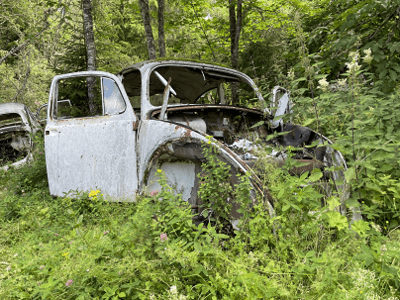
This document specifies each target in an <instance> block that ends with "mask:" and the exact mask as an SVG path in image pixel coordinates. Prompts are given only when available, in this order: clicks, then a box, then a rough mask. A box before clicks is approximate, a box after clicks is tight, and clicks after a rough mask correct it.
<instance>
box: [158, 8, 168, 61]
mask: <svg viewBox="0 0 400 300" xmlns="http://www.w3.org/2000/svg"><path fill="white" fill-rule="evenodd" d="M164 7H165V0H158V48H159V50H160V57H166V56H167V54H166V51H165V34H164Z"/></svg>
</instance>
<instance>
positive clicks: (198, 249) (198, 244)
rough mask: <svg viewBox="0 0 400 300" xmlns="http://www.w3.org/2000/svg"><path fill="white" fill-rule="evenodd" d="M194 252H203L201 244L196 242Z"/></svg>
mask: <svg viewBox="0 0 400 300" xmlns="http://www.w3.org/2000/svg"><path fill="white" fill-rule="evenodd" d="M194 250H196V251H197V252H201V250H203V249H202V248H201V245H200V243H198V242H194Z"/></svg>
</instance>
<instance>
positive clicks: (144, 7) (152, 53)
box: [139, 0, 157, 59]
mask: <svg viewBox="0 0 400 300" xmlns="http://www.w3.org/2000/svg"><path fill="white" fill-rule="evenodd" d="M139 6H140V12H141V14H142V20H143V25H144V31H145V32H146V40H147V51H148V53H149V58H150V59H156V58H157V54H156V48H155V46H154V37H153V30H152V29H151V22H150V8H149V1H148V0H139Z"/></svg>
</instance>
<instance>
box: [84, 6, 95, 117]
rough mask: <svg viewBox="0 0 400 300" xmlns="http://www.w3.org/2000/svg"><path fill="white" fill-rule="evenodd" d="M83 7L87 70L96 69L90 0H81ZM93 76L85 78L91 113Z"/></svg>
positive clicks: (93, 90)
mask: <svg viewBox="0 0 400 300" xmlns="http://www.w3.org/2000/svg"><path fill="white" fill-rule="evenodd" d="M82 8H83V30H84V34H85V44H86V53H87V70H88V71H95V70H96V46H95V43H94V33H93V17H92V3H91V0H82ZM95 80H96V79H95V77H88V78H87V79H86V82H87V86H88V98H89V99H88V100H89V111H90V114H91V115H95V114H96V113H97V111H96V106H95V103H94V98H95V87H94V86H95Z"/></svg>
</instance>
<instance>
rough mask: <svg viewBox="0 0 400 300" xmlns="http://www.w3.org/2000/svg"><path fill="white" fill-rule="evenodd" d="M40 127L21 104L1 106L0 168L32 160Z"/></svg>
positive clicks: (3, 104) (4, 104)
mask: <svg viewBox="0 0 400 300" xmlns="http://www.w3.org/2000/svg"><path fill="white" fill-rule="evenodd" d="M39 129H40V125H39V123H38V122H37V120H36V118H35V117H34V115H33V114H32V112H31V111H30V110H29V108H28V107H27V106H26V105H24V104H21V103H2V104H0V167H1V168H2V169H5V170H7V169H8V168H9V166H10V165H11V166H20V165H23V164H25V163H26V162H28V161H29V160H30V159H31V158H32V149H33V141H32V137H33V135H34V134H35V133H36V132H37V131H38V130H39Z"/></svg>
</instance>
